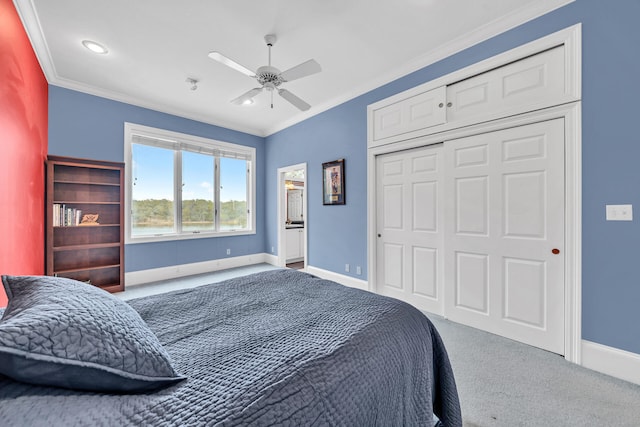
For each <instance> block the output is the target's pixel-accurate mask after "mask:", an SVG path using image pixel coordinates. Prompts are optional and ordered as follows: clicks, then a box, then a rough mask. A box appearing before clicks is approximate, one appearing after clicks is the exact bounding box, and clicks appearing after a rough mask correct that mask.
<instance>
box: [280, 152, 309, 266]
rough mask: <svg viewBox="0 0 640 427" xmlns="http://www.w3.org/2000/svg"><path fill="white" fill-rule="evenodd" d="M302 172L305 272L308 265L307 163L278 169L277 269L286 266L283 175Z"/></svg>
mask: <svg viewBox="0 0 640 427" xmlns="http://www.w3.org/2000/svg"><path fill="white" fill-rule="evenodd" d="M300 169H302V170H304V186H303V192H302V217H303V218H304V228H303V230H304V232H303V233H302V239H303V242H302V247H303V250H302V254H303V255H302V256H303V257H304V258H303V259H304V269H303V271H306V270H307V265H308V264H309V260H308V258H307V235H308V233H309V221H308V217H307V193H308V192H307V163H306V162H305V163H298V164H295V165H291V166H284V167H281V168H278V172H277V173H278V179H277V182H278V267H286V265H287V250H286V249H287V248H286V241H287V239H286V237H285V232H286V228H285V222H286V220H287V218H286V212H287V207H286V203H287V198H286V197H285V196H286V192H285V191H284V183H285V176H284V175H285V173H286V172H291V171H294V170H300Z"/></svg>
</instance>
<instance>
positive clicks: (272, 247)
mask: <svg viewBox="0 0 640 427" xmlns="http://www.w3.org/2000/svg"><path fill="white" fill-rule="evenodd" d="M271 253H272V254H275V253H276V248H275V247H274V246H271Z"/></svg>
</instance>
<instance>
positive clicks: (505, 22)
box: [13, 0, 575, 137]
mask: <svg viewBox="0 0 640 427" xmlns="http://www.w3.org/2000/svg"><path fill="white" fill-rule="evenodd" d="M574 1H575V0H542V1H538V2H535V3H532V4H530V5H529V6H527V7H524V8H521V9H519V10H517V11H515V12H513V13H510V14H508V15H505V16H502V17H500V18H499V19H496V20H494V21H492V22H489V23H487V24H486V25H484V26H482V27H480V28H478V29H476V30H475V31H473V32H471V33H469V34H466V35H465V36H464V37H460V38H458V39H454V40H452V41H450V42H449V43H446V44H444V45H442V46H439V47H438V48H437V49H434V50H432V51H431V52H428V53H426V54H424V55H421V56H419V57H417V58H415V59H414V60H413V61H410V62H408V63H405V64H403V65H402V66H401V67H399V68H397V69H395V70H393V71H392V72H390V73H386V74H383V75H382V76H380V77H378V78H376V79H373V80H369V81H367V82H366V83H364V84H362V85H360V86H357V87H355V88H354V89H353V90H351V91H347V92H345V93H344V94H342V95H341V96H339V97H336V98H333V99H331V100H329V101H327V102H324V103H322V104H319V105H316V106H314V107H312V108H311V109H310V110H309V111H307V112H304V113H299V114H297V115H295V116H294V117H292V118H290V119H288V120H284V121H282V122H279V123H276V124H274V125H273V126H271V127H267V128H254V127H250V126H246V125H245V124H239V123H237V122H230V121H224V120H214V119H212V118H211V117H209V116H204V115H199V114H193V113H188V112H185V111H184V110H180V109H178V108H172V107H171V106H169V105H165V104H160V103H154V102H149V101H146V100H141V99H139V98H136V97H133V96H130V95H127V94H123V93H119V92H114V91H109V90H104V89H101V88H98V87H95V86H91V85H86V84H83V83H79V82H76V81H71V80H68V79H64V78H61V77H60V76H58V74H57V72H56V69H55V65H54V62H53V60H52V58H51V53H50V50H49V47H48V45H47V41H46V39H45V38H44V32H43V30H42V26H41V24H40V20H39V19H38V16H37V13H36V11H35V5H34V4H33V0H13V3H14V5H15V8H16V11H17V12H18V15H19V16H20V19H21V20H22V24H23V26H24V27H25V29H26V32H27V36H28V37H29V40H30V41H31V45H32V47H33V49H34V51H35V54H36V57H37V59H38V62H39V63H40V67H41V68H42V71H43V73H44V75H45V78H46V79H47V82H48V83H49V84H51V85H54V86H59V87H62V88H66V89H71V90H75V91H79V92H83V93H87V94H90V95H94V96H99V97H102V98H107V99H110V100H113V101H118V102H123V103H126V104H130V105H134V106H138V107H142V108H147V109H151V110H154V111H158V112H161V113H166V114H171V115H174V116H178V117H182V118H185V119H190V120H195V121H198V122H202V123H206V124H210V125H213V126H220V127H224V128H226V129H230V130H234V131H238V132H243V133H248V134H251V135H255V136H259V137H267V136H269V135H272V134H274V133H276V132H279V131H281V130H283V129H286V128H288V127H290V126H293V125H295V124H297V123H300V122H302V121H304V120H307V119H309V118H311V117H313V116H315V115H318V114H320V113H322V112H324V111H327V110H329V109H331V108H333V107H336V106H338V105H340V104H343V103H345V102H347V101H349V100H352V99H354V98H356V97H358V96H361V95H363V94H365V93H368V92H370V91H372V90H374V89H376V88H378V87H381V86H383V85H385V84H388V83H390V82H392V81H394V80H397V79H399V78H401V77H403V76H406V75H408V74H410V73H412V72H415V71H417V70H420V69H422V68H424V67H426V66H429V65H431V64H433V63H435V62H437V61H439V60H442V59H444V58H447V57H449V56H451V55H454V54H456V53H458V52H460V51H462V50H464V49H467V48H469V47H471V46H474V45H476V44H478V43H481V42H483V41H485V40H488V39H490V38H492V37H495V36H497V35H498V34H501V33H503V32H505V31H508V30H510V29H512V28H515V27H517V26H518V25H522V24H524V23H526V22H528V21H531V20H533V19H535V18H537V17H539V16H542V15H544V14H547V13H549V12H551V11H553V10H555V9H558V8H560V7H562V6H565V5H567V4H569V3H572V2H574Z"/></svg>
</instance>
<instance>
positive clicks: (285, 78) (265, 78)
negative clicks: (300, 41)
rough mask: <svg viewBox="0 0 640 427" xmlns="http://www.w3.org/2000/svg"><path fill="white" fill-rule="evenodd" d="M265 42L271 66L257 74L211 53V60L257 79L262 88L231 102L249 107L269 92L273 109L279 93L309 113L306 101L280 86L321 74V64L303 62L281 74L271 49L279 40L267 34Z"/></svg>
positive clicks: (221, 55) (258, 71)
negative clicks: (275, 97) (272, 59)
mask: <svg viewBox="0 0 640 427" xmlns="http://www.w3.org/2000/svg"><path fill="white" fill-rule="evenodd" d="M264 40H265V42H266V43H267V47H268V49H269V64H268V65H264V66H262V67H260V68H258V69H257V71H256V72H255V73H253V72H252V71H251V70H249V69H248V68H246V67H244V66H243V65H240V64H238V63H237V62H235V61H233V60H232V59H230V58H228V57H227V56H224V55H223V54H221V53H220V52H217V51H212V52H209V58H211V59H213V60H215V61H217V62H219V63H221V64H224V65H226V66H227V67H229V68H232V69H234V70H236V71H239V72H241V73H242V74H245V75H247V76H249V77H252V78H254V79H256V80H257V81H258V83H259V84H260V87H257V88H253V89H251V90H249V91H248V92H246V93H244V94H242V95H240V96H239V97H237V98H234V99H232V100H231V101H230V102H231V103H232V104H235V105H249V104H248V103H247V101H251V102H253V97H254V96H256V95H257V94H258V93H260V92H262V91H263V90H265V91H267V92H269V95H270V96H271V104H270V105H271V108H273V92H277V93H278V95H280V96H281V97H282V98H284V99H286V100H287V101H288V102H289V103H291V104H292V105H293V106H295V107H296V108H298V109H299V110H300V111H307V110H308V109H309V108H311V106H310V105H309V104H307V103H306V102H305V101H303V100H302V99H300V98H298V97H297V96H296V95H294V94H293V93H291V92H289V91H288V90H286V89H282V88H280V85H282V84H283V83H285V82H290V81H292V80H297V79H300V78H302V77H306V76H310V75H312V74H316V73H319V72H320V71H322V68H321V67H320V64H318V63H317V62H316V61H315V60H314V59H310V60H308V61H306V62H303V63H302V64H298V65H296V66H295V67H292V68H289V69H288V70H286V71H283V72H281V71H280V70H278V69H277V68H276V67H274V66H272V65H271V47H272V46H273V44H274V43H275V42H276V40H277V38H276V36H275V35H274V34H267V35H266V36H265V37H264Z"/></svg>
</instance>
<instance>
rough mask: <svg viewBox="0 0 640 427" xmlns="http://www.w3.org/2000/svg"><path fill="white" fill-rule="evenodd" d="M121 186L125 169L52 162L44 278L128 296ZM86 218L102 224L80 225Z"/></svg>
mask: <svg viewBox="0 0 640 427" xmlns="http://www.w3.org/2000/svg"><path fill="white" fill-rule="evenodd" d="M123 180H124V165H123V164H122V163H115V162H106V161H99V160H88V159H76V158H70V157H61V156H49V157H48V159H47V198H46V255H47V257H46V274H48V275H51V276H61V277H68V278H71V279H76V280H80V281H83V282H88V283H91V284H92V285H94V286H98V287H100V288H103V289H105V290H107V291H110V292H116V291H122V290H124V230H123V227H122V224H123V219H124V181H123ZM85 214H94V215H95V214H97V215H98V224H91V225H77V224H79V223H80V222H81V220H82V217H83V216H84V215H85ZM63 224H64V225H63Z"/></svg>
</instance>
